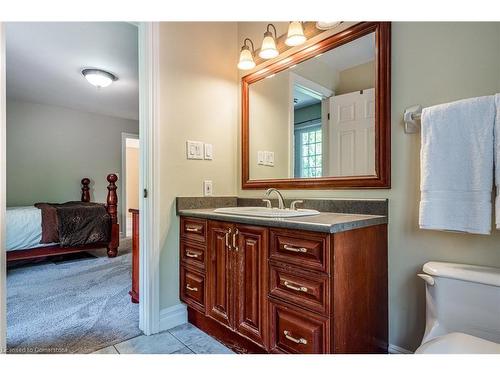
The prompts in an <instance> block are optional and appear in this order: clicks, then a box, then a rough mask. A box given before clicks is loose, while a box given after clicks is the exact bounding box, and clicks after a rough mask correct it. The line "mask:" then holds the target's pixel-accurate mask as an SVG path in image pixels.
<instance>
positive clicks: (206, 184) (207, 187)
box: [203, 180, 214, 197]
mask: <svg viewBox="0 0 500 375" xmlns="http://www.w3.org/2000/svg"><path fill="white" fill-rule="evenodd" d="M212 195H214V191H213V185H212V181H211V180H205V181H203V196H205V197H209V196H212Z"/></svg>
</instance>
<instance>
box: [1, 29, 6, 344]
mask: <svg viewBox="0 0 500 375" xmlns="http://www.w3.org/2000/svg"><path fill="white" fill-rule="evenodd" d="M5 109H6V103H5V24H4V23H3V22H0V354H1V353H5V349H6V347H7V344H6V341H7V303H6V300H7V288H6V286H7V285H6V284H7V279H6V275H7V269H6V264H5V254H6V252H5V207H6V205H7V201H6V194H5V191H6V188H5V177H6V172H5V170H6V162H5V159H6V152H5V147H6V131H5V127H6V124H5Z"/></svg>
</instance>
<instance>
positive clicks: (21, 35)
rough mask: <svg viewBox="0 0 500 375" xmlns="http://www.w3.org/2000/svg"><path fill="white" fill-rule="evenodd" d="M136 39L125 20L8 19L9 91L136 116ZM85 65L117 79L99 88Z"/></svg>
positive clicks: (24, 96) (38, 100) (20, 97)
mask: <svg viewBox="0 0 500 375" xmlns="http://www.w3.org/2000/svg"><path fill="white" fill-rule="evenodd" d="M137 43H138V41H137V27H136V26H135V25H133V24H130V23H125V22H15V23H12V22H11V23H7V24H6V59H7V65H6V73H7V97H8V98H12V99H18V100H25V101H30V102H35V103H42V104H50V105H58V106H62V107H68V108H72V109H77V110H82V111H86V112H92V113H98V114H103V115H109V116H114V117H121V118H127V119H133V120H137V119H138V117H139V85H138V83H139V82H138V81H139V79H138V51H137ZM83 68H99V69H103V70H106V71H109V72H111V73H113V74H114V75H116V76H117V77H118V81H116V82H113V83H112V84H111V86H108V87H106V88H102V89H97V88H96V87H94V86H92V85H90V84H89V83H88V82H87V81H86V80H85V78H84V77H83V76H82V75H81V70H82V69H83Z"/></svg>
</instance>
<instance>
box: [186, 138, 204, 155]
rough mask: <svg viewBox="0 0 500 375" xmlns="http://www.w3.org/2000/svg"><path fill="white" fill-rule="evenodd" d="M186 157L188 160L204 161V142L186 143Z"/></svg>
mask: <svg viewBox="0 0 500 375" xmlns="http://www.w3.org/2000/svg"><path fill="white" fill-rule="evenodd" d="M186 156H187V158H188V159H198V160H200V159H203V142H198V141H186Z"/></svg>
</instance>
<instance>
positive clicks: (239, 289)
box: [233, 225, 269, 348]
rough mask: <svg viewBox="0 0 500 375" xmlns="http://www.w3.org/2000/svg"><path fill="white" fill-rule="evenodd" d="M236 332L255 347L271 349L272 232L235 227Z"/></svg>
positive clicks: (241, 226) (260, 228) (247, 227)
mask: <svg viewBox="0 0 500 375" xmlns="http://www.w3.org/2000/svg"><path fill="white" fill-rule="evenodd" d="M234 234H235V244H237V247H236V246H233V253H234V254H235V274H234V277H235V330H236V331H238V332H239V333H241V334H242V335H244V336H246V337H248V338H249V339H251V340H252V341H254V342H255V343H257V344H259V345H261V346H263V347H265V348H267V346H268V332H269V329H268V323H267V322H268V313H267V292H268V285H267V284H268V281H267V278H268V267H267V253H268V230H267V229H266V228H262V227H254V226H243V225H238V226H236V227H235V232H234Z"/></svg>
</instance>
